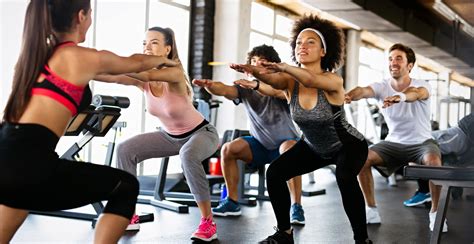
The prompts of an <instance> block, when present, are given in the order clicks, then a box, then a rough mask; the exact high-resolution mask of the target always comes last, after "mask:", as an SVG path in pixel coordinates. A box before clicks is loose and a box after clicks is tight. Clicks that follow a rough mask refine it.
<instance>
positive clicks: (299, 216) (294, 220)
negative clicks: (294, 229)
mask: <svg viewBox="0 0 474 244" xmlns="http://www.w3.org/2000/svg"><path fill="white" fill-rule="evenodd" d="M290 213H291V220H290V223H291V224H295V225H304V224H305V222H304V210H303V206H301V204H298V203H295V204H293V205H292V206H291V210H290Z"/></svg>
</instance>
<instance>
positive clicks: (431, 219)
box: [430, 212, 448, 232]
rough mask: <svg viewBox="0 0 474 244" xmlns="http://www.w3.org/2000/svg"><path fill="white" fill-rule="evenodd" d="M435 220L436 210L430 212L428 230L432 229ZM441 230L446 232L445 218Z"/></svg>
mask: <svg viewBox="0 0 474 244" xmlns="http://www.w3.org/2000/svg"><path fill="white" fill-rule="evenodd" d="M435 220H436V212H434V213H430V230H431V231H433V228H434V225H435ZM442 232H448V223H447V222H446V218H445V219H444V224H443V231H442Z"/></svg>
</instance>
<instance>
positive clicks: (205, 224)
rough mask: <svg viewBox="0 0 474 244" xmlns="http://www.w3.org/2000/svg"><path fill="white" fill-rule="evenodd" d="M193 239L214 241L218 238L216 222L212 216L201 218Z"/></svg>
mask: <svg viewBox="0 0 474 244" xmlns="http://www.w3.org/2000/svg"><path fill="white" fill-rule="evenodd" d="M191 239H193V240H201V241H212V240H215V239H217V227H216V223H214V222H213V221H212V219H211V218H208V219H206V218H201V223H200V224H199V227H198V229H197V230H196V231H195V232H194V233H193V235H192V236H191Z"/></svg>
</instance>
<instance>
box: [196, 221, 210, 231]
mask: <svg viewBox="0 0 474 244" xmlns="http://www.w3.org/2000/svg"><path fill="white" fill-rule="evenodd" d="M211 228H212V220H210V219H204V221H201V223H200V224H199V229H200V230H203V229H204V231H205V232H209V230H211Z"/></svg>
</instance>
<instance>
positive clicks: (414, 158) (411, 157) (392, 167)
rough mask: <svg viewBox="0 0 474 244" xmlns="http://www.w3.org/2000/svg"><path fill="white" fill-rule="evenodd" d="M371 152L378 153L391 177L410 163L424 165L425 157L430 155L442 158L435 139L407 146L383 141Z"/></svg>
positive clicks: (372, 148)
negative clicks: (433, 154)
mask: <svg viewBox="0 0 474 244" xmlns="http://www.w3.org/2000/svg"><path fill="white" fill-rule="evenodd" d="M369 149H370V150H372V151H374V152H376V153H377V154H378V155H379V156H380V157H381V158H382V160H383V166H385V167H386V170H387V172H384V173H386V174H387V175H391V174H392V173H393V172H395V171H396V170H397V169H399V168H400V167H402V166H405V165H408V163H409V162H413V163H416V164H423V156H424V155H426V154H428V153H435V154H437V155H438V156H439V157H440V158H441V152H440V150H439V146H438V143H436V141H435V140H433V139H428V140H426V141H424V142H423V143H421V144H414V145H406V144H400V143H395V142H389V141H381V142H379V143H377V144H374V145H372V146H371V147H370V148H369Z"/></svg>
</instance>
